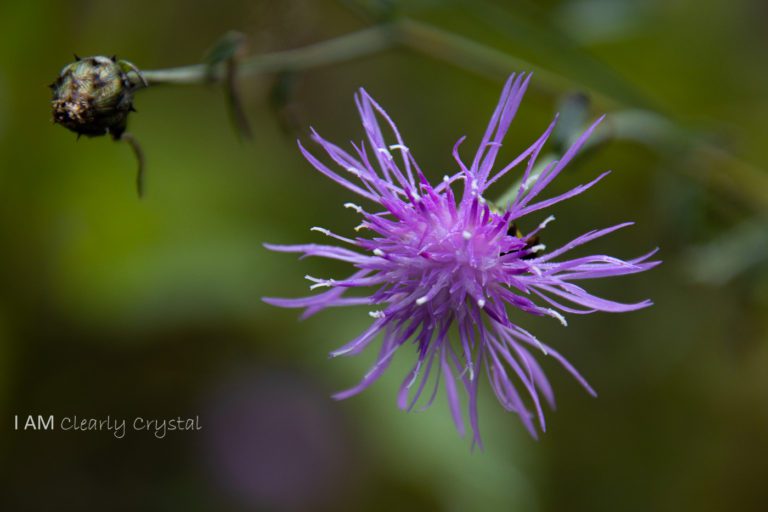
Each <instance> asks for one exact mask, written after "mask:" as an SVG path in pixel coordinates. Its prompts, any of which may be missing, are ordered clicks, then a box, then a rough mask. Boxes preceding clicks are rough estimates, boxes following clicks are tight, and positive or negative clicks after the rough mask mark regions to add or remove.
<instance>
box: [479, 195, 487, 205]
mask: <svg viewBox="0 0 768 512" xmlns="http://www.w3.org/2000/svg"><path fill="white" fill-rule="evenodd" d="M477 202H478V203H480V204H485V203H487V202H488V201H487V200H486V199H485V198H484V197H483V196H478V198H477Z"/></svg>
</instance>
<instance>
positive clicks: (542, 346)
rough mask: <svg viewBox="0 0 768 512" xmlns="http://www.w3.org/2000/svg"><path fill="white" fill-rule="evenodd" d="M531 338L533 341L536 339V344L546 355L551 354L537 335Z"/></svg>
mask: <svg viewBox="0 0 768 512" xmlns="http://www.w3.org/2000/svg"><path fill="white" fill-rule="evenodd" d="M531 338H533V341H534V342H536V346H537V347H539V350H541V352H542V353H543V354H544V355H545V356H546V355H549V354H548V353H547V349H546V348H545V347H544V344H543V343H542V342H540V341H539V338H537V337H536V336H531Z"/></svg>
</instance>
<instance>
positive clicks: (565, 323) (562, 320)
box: [547, 309, 568, 327]
mask: <svg viewBox="0 0 768 512" xmlns="http://www.w3.org/2000/svg"><path fill="white" fill-rule="evenodd" d="M547 311H549V314H550V315H551V316H552V317H553V318H556V319H557V320H559V321H560V323H561V324H563V326H564V327H568V321H567V320H566V319H565V317H564V316H563V315H561V314H560V313H558V312H557V311H555V310H554V309H548V310H547Z"/></svg>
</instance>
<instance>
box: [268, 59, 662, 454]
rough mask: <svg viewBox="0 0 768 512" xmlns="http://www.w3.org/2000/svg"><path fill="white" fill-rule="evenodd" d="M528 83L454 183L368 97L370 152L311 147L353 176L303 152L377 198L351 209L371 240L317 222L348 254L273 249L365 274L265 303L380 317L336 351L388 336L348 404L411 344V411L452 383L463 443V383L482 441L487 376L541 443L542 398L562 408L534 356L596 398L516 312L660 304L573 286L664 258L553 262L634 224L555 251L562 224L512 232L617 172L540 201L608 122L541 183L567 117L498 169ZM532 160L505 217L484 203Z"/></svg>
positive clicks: (515, 86)
mask: <svg viewBox="0 0 768 512" xmlns="http://www.w3.org/2000/svg"><path fill="white" fill-rule="evenodd" d="M530 77H531V75H530V74H529V75H528V76H525V75H523V74H521V75H519V76H517V77H515V75H512V76H511V77H510V78H509V80H508V81H507V83H506V85H505V86H504V90H503V92H502V94H501V98H500V100H499V103H498V105H497V106H496V110H495V111H494V113H493V116H492V117H491V121H490V123H489V124H488V128H487V129H486V131H485V135H484V136H483V140H482V142H481V143H480V146H479V148H478V150H477V152H476V153H475V156H474V158H473V160H472V162H471V164H470V165H466V164H465V163H464V161H463V160H462V159H461V157H460V156H459V152H458V148H459V145H460V144H461V142H462V141H463V140H464V139H463V138H462V139H460V140H459V141H458V142H457V144H456V146H455V147H454V149H453V156H454V158H455V160H456V163H457V165H458V169H459V171H458V172H457V173H455V174H454V175H452V176H445V177H444V178H443V181H442V182H441V183H439V184H438V185H437V186H432V185H431V184H430V183H429V182H428V181H427V179H426V178H425V177H424V174H423V173H422V171H421V169H420V168H419V166H418V164H417V163H416V160H415V159H414V158H413V156H412V154H411V151H410V150H409V149H408V147H407V146H406V145H405V144H404V143H403V139H402V138H401V136H400V133H399V132H398V131H397V128H396V127H395V124H394V123H393V122H392V120H391V119H390V118H389V116H388V115H387V113H386V112H385V111H384V110H383V109H382V108H381V107H380V106H379V105H378V104H377V103H376V102H375V101H374V100H373V98H371V97H370V96H369V95H368V93H367V92H365V91H364V90H362V89H361V90H360V92H359V94H357V95H356V97H355V102H356V104H357V108H358V110H359V111H360V116H361V118H362V121H363V128H364V129H365V133H366V136H367V139H368V143H367V144H366V143H365V142H362V143H361V144H360V145H355V144H353V148H354V152H353V153H351V154H350V153H348V152H346V151H344V150H342V149H341V148H339V147H338V146H336V145H334V144H332V143H330V142H328V141H326V140H325V139H323V138H322V137H320V135H318V134H317V132H314V131H313V133H312V139H313V140H314V141H315V142H316V143H317V144H319V145H320V146H321V147H322V148H323V149H324V150H325V152H326V153H327V154H328V156H329V157H330V159H331V160H333V162H334V163H335V164H336V165H337V166H338V167H340V168H341V169H342V171H343V172H346V175H343V174H342V173H337V172H334V171H332V170H331V169H330V168H329V167H328V166H326V165H325V164H324V163H322V162H320V160H318V159H317V158H315V157H314V156H313V155H312V154H310V153H309V152H308V151H307V150H306V149H305V148H304V147H303V146H302V145H301V143H299V147H300V149H301V152H302V154H303V155H304V156H305V157H306V159H307V160H309V162H310V163H311V164H312V165H313V166H314V167H315V168H316V169H317V170H319V171H320V172H321V173H323V174H324V175H326V176H327V177H328V178H330V179H332V180H333V181H335V182H337V183H338V184H340V185H342V186H344V187H346V188H347V189H349V190H351V191H352V192H354V193H355V194H357V195H359V196H361V197H362V198H363V199H365V200H367V203H369V206H368V207H367V208H363V207H361V206H358V205H356V204H353V203H347V204H345V206H346V207H348V208H351V209H353V210H355V211H356V212H357V213H359V214H360V215H361V216H362V219H363V220H362V223H361V224H360V225H359V226H358V227H357V228H356V229H355V231H360V230H366V231H365V232H367V233H370V236H369V237H367V238H364V237H356V238H346V237H343V236H339V235H336V234H334V233H331V232H330V231H328V230H326V229H323V228H318V227H315V228H312V230H314V231H319V232H321V233H323V234H325V235H327V236H329V237H331V238H334V239H336V240H338V241H340V242H342V243H344V244H346V245H347V246H348V248H347V247H339V246H336V245H321V244H307V245H267V247H268V248H269V249H271V250H274V251H279V252H296V253H301V254H303V255H304V256H320V257H324V258H330V259H335V260H340V261H345V262H349V263H350V264H352V266H354V267H355V268H356V270H355V272H354V273H353V274H352V275H350V276H349V277H347V278H345V279H340V280H334V279H317V278H314V277H311V276H307V279H309V280H310V281H312V282H313V283H314V284H312V285H311V286H310V289H316V288H324V287H325V288H329V290H327V291H325V292H323V293H320V294H319V295H314V296H311V297H306V298H299V299H275V298H268V299H265V300H266V302H268V303H270V304H273V305H276V306H281V307H287V308H304V309H305V312H304V317H307V316H310V315H312V314H314V313H316V312H318V311H320V310H322V309H325V308H329V307H336V306H352V305H367V306H372V307H375V308H376V309H375V310H374V311H371V312H370V316H371V317H373V322H372V323H371V325H370V327H369V328H368V329H366V330H365V332H363V333H362V334H361V335H360V336H359V337H357V338H356V339H354V340H352V341H350V342H349V343H347V344H346V345H344V346H343V347H341V348H339V349H338V350H336V351H334V352H332V353H331V356H333V357H335V356H341V355H352V354H357V353H359V352H361V351H362V350H363V349H364V348H365V347H367V346H368V345H370V344H371V343H372V342H373V341H374V339H376V338H377V336H378V335H379V334H382V341H381V347H380V349H379V355H378V357H377V359H376V362H375V364H374V365H373V367H372V368H371V369H370V371H368V373H366V374H365V376H364V377H363V379H362V380H361V381H360V383H359V384H358V385H356V386H355V387H353V388H351V389H348V390H346V391H343V392H341V393H338V394H336V395H335V398H337V399H343V398H347V397H350V396H352V395H355V394H357V393H359V392H361V391H363V390H364V389H365V388H367V387H368V386H370V385H371V384H372V383H373V382H374V381H376V379H378V378H379V377H380V376H381V375H382V373H383V372H384V371H385V369H386V368H387V366H388V365H389V363H390V361H391V360H392V357H393V355H394V353H395V352H396V351H397V350H398V349H400V347H402V346H403V345H405V344H406V343H412V344H413V345H415V347H416V352H417V357H416V361H415V363H414V365H413V368H412V370H411V371H410V372H409V373H408V374H407V375H406V376H405V380H403V383H402V385H401V386H400V391H399V393H398V398H397V403H398V405H399V407H400V408H402V409H405V410H411V409H413V407H414V406H415V405H416V403H417V401H418V400H419V397H420V396H421V395H422V392H423V391H424V388H425V386H426V385H427V383H428V381H430V379H431V380H433V381H434V384H432V386H433V390H432V391H431V392H430V395H431V396H430V397H429V398H428V399H427V403H426V405H425V407H428V406H429V405H430V404H431V403H432V401H433V400H434V398H435V396H436V394H437V391H438V388H439V383H440V379H441V377H442V380H443V383H444V387H445V391H446V393H447V395H448V404H449V406H450V410H451V414H452V416H453V420H454V422H455V423H456V427H457V429H458V431H459V433H460V434H462V435H463V434H464V423H463V419H462V413H461V400H460V398H459V390H458V388H459V387H460V385H463V386H464V389H465V390H466V392H467V397H468V398H467V409H468V417H469V423H470V425H471V428H472V431H473V444H474V442H477V443H478V444H480V442H481V441H480V435H479V427H478V413H477V394H478V388H479V385H480V381H481V379H480V378H479V377H480V375H481V374H482V373H483V372H484V373H485V374H486V375H487V377H488V382H489V383H490V386H491V389H493V391H494V393H495V394H496V397H497V398H498V400H499V403H501V405H502V406H503V407H504V408H505V409H506V410H508V411H511V412H514V413H516V414H517V415H518V416H519V417H520V420H521V421H522V422H523V424H524V425H525V427H526V429H528V431H529V432H530V433H531V435H532V436H534V437H536V436H537V423H538V428H541V430H542V431H544V430H545V429H546V427H545V422H544V414H543V412H542V407H541V396H543V398H544V399H545V400H546V401H547V402H548V403H549V405H550V407H554V395H553V393H552V388H551V386H550V384H549V381H548V380H547V377H546V376H545V375H544V372H543V371H542V369H541V367H540V366H539V363H538V362H537V361H536V359H535V358H534V357H533V353H534V352H541V353H542V354H543V355H544V356H549V357H552V358H554V359H556V360H557V361H559V362H560V363H561V364H562V365H563V366H564V367H565V369H566V370H567V371H568V372H570V373H571V375H573V376H574V377H575V378H576V380H577V381H578V382H579V383H581V385H582V386H584V388H585V389H586V390H587V391H588V392H589V393H591V394H592V395H594V394H595V392H594V391H593V389H592V388H591V387H590V386H589V384H587V382H586V380H584V378H583V377H582V376H581V375H580V374H579V373H578V372H577V371H576V369H575V368H574V367H573V366H571V364H570V363H568V361H567V360H566V359H565V358H563V357H562V356H561V355H560V354H558V353H557V352H556V351H554V350H553V349H551V348H550V347H548V346H547V345H545V344H543V343H542V342H540V341H539V340H538V339H537V338H536V337H535V336H534V335H532V334H531V333H529V332H528V331H526V330H525V329H523V328H521V327H519V326H518V325H516V324H515V322H514V318H515V315H517V314H519V312H520V311H523V312H526V313H530V314H533V315H537V316H549V317H552V318H554V319H556V320H558V321H559V322H561V323H562V324H563V325H566V321H565V318H564V316H563V315H562V313H574V314H586V313H593V312H595V311H607V312H611V313H618V312H624V311H633V310H636V309H640V308H644V307H647V306H650V305H651V302H650V301H648V300H645V301H642V302H638V303H636V304H622V303H618V302H614V301H610V300H606V299H602V298H599V297H596V296H594V295H592V294H590V293H588V292H587V291H586V290H584V289H583V288H581V287H580V286H578V285H576V284H574V282H575V281H579V280H582V279H594V278H600V277H609V276H618V275H624V274H634V273H636V272H641V271H643V270H647V269H649V268H651V267H654V266H655V265H657V264H658V263H659V262H656V261H648V259H649V258H650V257H651V256H652V255H653V254H654V253H655V252H656V251H655V250H654V251H652V252H650V253H648V254H646V255H645V256H641V257H639V258H636V259H633V260H628V261H624V260H620V259H618V258H614V257H611V256H604V255H596V256H586V257H580V258H574V259H566V260H559V261H555V260H556V259H557V258H559V257H560V256H562V255H564V254H565V253H567V252H569V251H570V250H571V249H574V248H575V247H578V246H580V245H583V244H585V243H587V242H589V241H591V240H594V239H596V238H599V237H601V236H603V235H607V234H608V233H612V232H613V231H616V230H618V229H621V228H623V227H626V226H629V225H631V224H632V223H631V222H627V223H624V224H619V225H616V226H612V227H609V228H604V229H600V230H594V231H590V232H588V233H586V234H584V235H581V236H579V237H577V238H575V239H573V240H572V241H570V242H568V243H567V244H565V245H563V246H562V247H560V248H559V249H555V250H553V251H549V252H547V251H546V250H545V247H544V245H542V244H540V243H539V242H538V234H539V232H540V231H541V230H542V229H544V227H545V226H546V224H547V223H548V222H550V221H551V220H553V217H547V218H546V219H545V220H544V221H543V222H541V223H539V224H538V227H536V228H535V229H533V230H532V231H530V232H529V233H527V234H525V235H523V234H522V233H520V232H519V231H517V227H516V224H513V223H516V222H517V221H518V219H520V218H522V217H524V216H526V215H528V214H531V213H534V212H537V211H539V210H543V209H545V208H547V207H549V206H551V205H553V204H555V203H559V202H560V201H563V200H565V199H569V198H571V197H573V196H576V195H578V194H580V193H582V192H584V191H585V190H587V189H588V188H590V187H591V186H592V185H594V184H595V183H597V182H598V181H600V179H602V178H603V177H604V176H605V175H606V174H608V173H607V172H606V173H603V174H601V175H600V176H598V177H597V178H596V179H594V180H593V181H591V182H589V183H587V184H586V185H580V186H578V187H576V188H574V189H572V190H570V191H568V192H565V193H563V194H560V195H558V196H555V197H553V198H550V199H539V195H540V193H541V192H542V190H544V188H545V187H546V186H547V185H549V183H550V182H551V181H552V180H553V179H554V178H555V177H556V176H557V175H558V174H559V173H560V172H561V171H562V170H563V169H564V168H565V166H566V165H567V164H568V163H569V162H570V161H571V160H572V159H573V158H574V156H576V154H577V152H578V151H579V149H580V148H581V147H582V146H583V145H584V143H585V142H586V140H587V138H588V137H589V136H590V135H591V133H592V132H593V130H594V129H595V128H596V126H597V125H598V123H599V122H600V120H602V118H600V119H598V121H597V122H595V123H594V124H593V125H592V126H590V127H589V129H587V131H586V132H584V133H583V134H582V135H581V136H580V137H579V138H578V140H576V142H575V143H574V144H573V145H572V146H571V147H570V148H569V149H568V150H567V151H566V153H565V154H564V155H563V157H562V158H561V159H560V160H559V161H554V162H552V163H550V164H548V165H546V166H545V167H544V169H543V170H542V171H541V173H540V174H538V176H536V173H535V172H533V169H534V164H535V162H536V159H537V156H538V154H539V152H540V151H541V149H542V146H543V145H544V143H545V142H546V141H547V138H548V137H549V135H550V134H551V133H552V130H553V128H554V126H555V123H556V121H557V118H555V121H553V122H552V124H551V125H550V126H549V127H548V128H547V130H546V131H545V132H544V134H543V135H542V136H541V137H539V138H538V140H536V142H534V143H533V145H531V146H530V147H529V148H528V149H526V150H525V151H524V152H523V153H522V154H521V155H520V156H518V157H517V158H515V159H514V160H513V161H512V162H511V163H509V164H507V165H506V166H504V167H503V168H502V169H501V170H498V171H494V170H493V169H494V163H495V160H496V156H497V154H498V152H499V148H500V147H501V143H502V139H503V138H504V135H505V134H506V132H507V129H508V128H509V125H510V123H511V122H512V119H513V118H514V116H515V113H516V111H517V108H518V106H519V105H520V101H521V100H522V98H523V94H524V93H525V90H526V87H527V86H528V82H529V80H530ZM380 119H381V120H383V121H384V127H385V128H388V129H389V130H391V133H390V134H388V137H387V138H386V139H385V136H384V134H383V133H382V128H381V126H380V124H379V121H380ZM524 162H525V170H524V171H523V174H522V178H521V180H520V183H521V184H520V185H519V187H518V190H517V195H516V197H515V199H514V200H512V201H511V203H510V204H507V205H506V206H505V207H504V209H503V210H502V211H496V210H495V209H494V208H493V207H492V206H491V205H490V204H489V203H488V201H487V200H486V196H485V194H486V192H487V190H488V188H489V187H490V186H491V185H492V184H493V183H495V182H496V181H498V180H499V179H500V178H501V177H503V176H505V175H506V174H507V173H508V172H509V171H510V170H512V169H514V168H516V167H517V166H522V164H523V163H524ZM454 189H457V190H456V191H454ZM370 287H373V288H374V289H375V290H374V291H373V292H372V293H370V294H369V295H365V296H354V297H349V296H345V292H347V290H349V289H358V288H360V289H363V288H370ZM452 326H455V328H454V329H452ZM452 331H453V332H452ZM524 397H526V398H524Z"/></svg>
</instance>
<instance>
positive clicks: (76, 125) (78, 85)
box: [50, 56, 146, 139]
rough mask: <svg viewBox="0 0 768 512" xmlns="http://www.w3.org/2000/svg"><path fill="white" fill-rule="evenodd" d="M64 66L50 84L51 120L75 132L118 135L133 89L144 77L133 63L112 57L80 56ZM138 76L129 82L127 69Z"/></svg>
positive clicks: (92, 135)
mask: <svg viewBox="0 0 768 512" xmlns="http://www.w3.org/2000/svg"><path fill="white" fill-rule="evenodd" d="M75 59H76V61H75V62H73V63H71V64H68V65H66V66H64V68H63V69H62V70H61V73H60V74H59V77H58V78H57V79H56V81H55V82H54V83H52V84H51V85H50V87H51V89H52V90H53V97H52V99H51V107H52V108H53V122H54V123H58V124H60V125H62V126H64V127H66V128H68V129H70V130H72V131H73V132H75V133H77V134H78V135H88V136H90V137H94V136H97V135H105V134H107V133H109V134H111V135H112V137H113V138H114V139H119V138H120V137H121V135H122V134H123V132H124V131H125V127H126V124H127V121H128V114H129V113H130V112H131V111H133V110H134V108H133V91H134V90H135V89H136V88H137V87H139V86H140V85H144V86H146V81H145V80H144V78H143V77H142V75H141V73H140V71H139V70H138V69H137V68H136V66H134V65H133V64H131V63H129V62H126V61H122V60H121V61H118V60H117V59H116V58H115V57H112V58H109V57H102V56H95V57H87V58H83V59H81V58H79V57H77V56H75ZM130 71H133V72H135V73H136V75H137V76H138V79H139V80H138V81H137V82H132V81H131V79H130V78H129V76H128V74H127V73H128V72H130Z"/></svg>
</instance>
